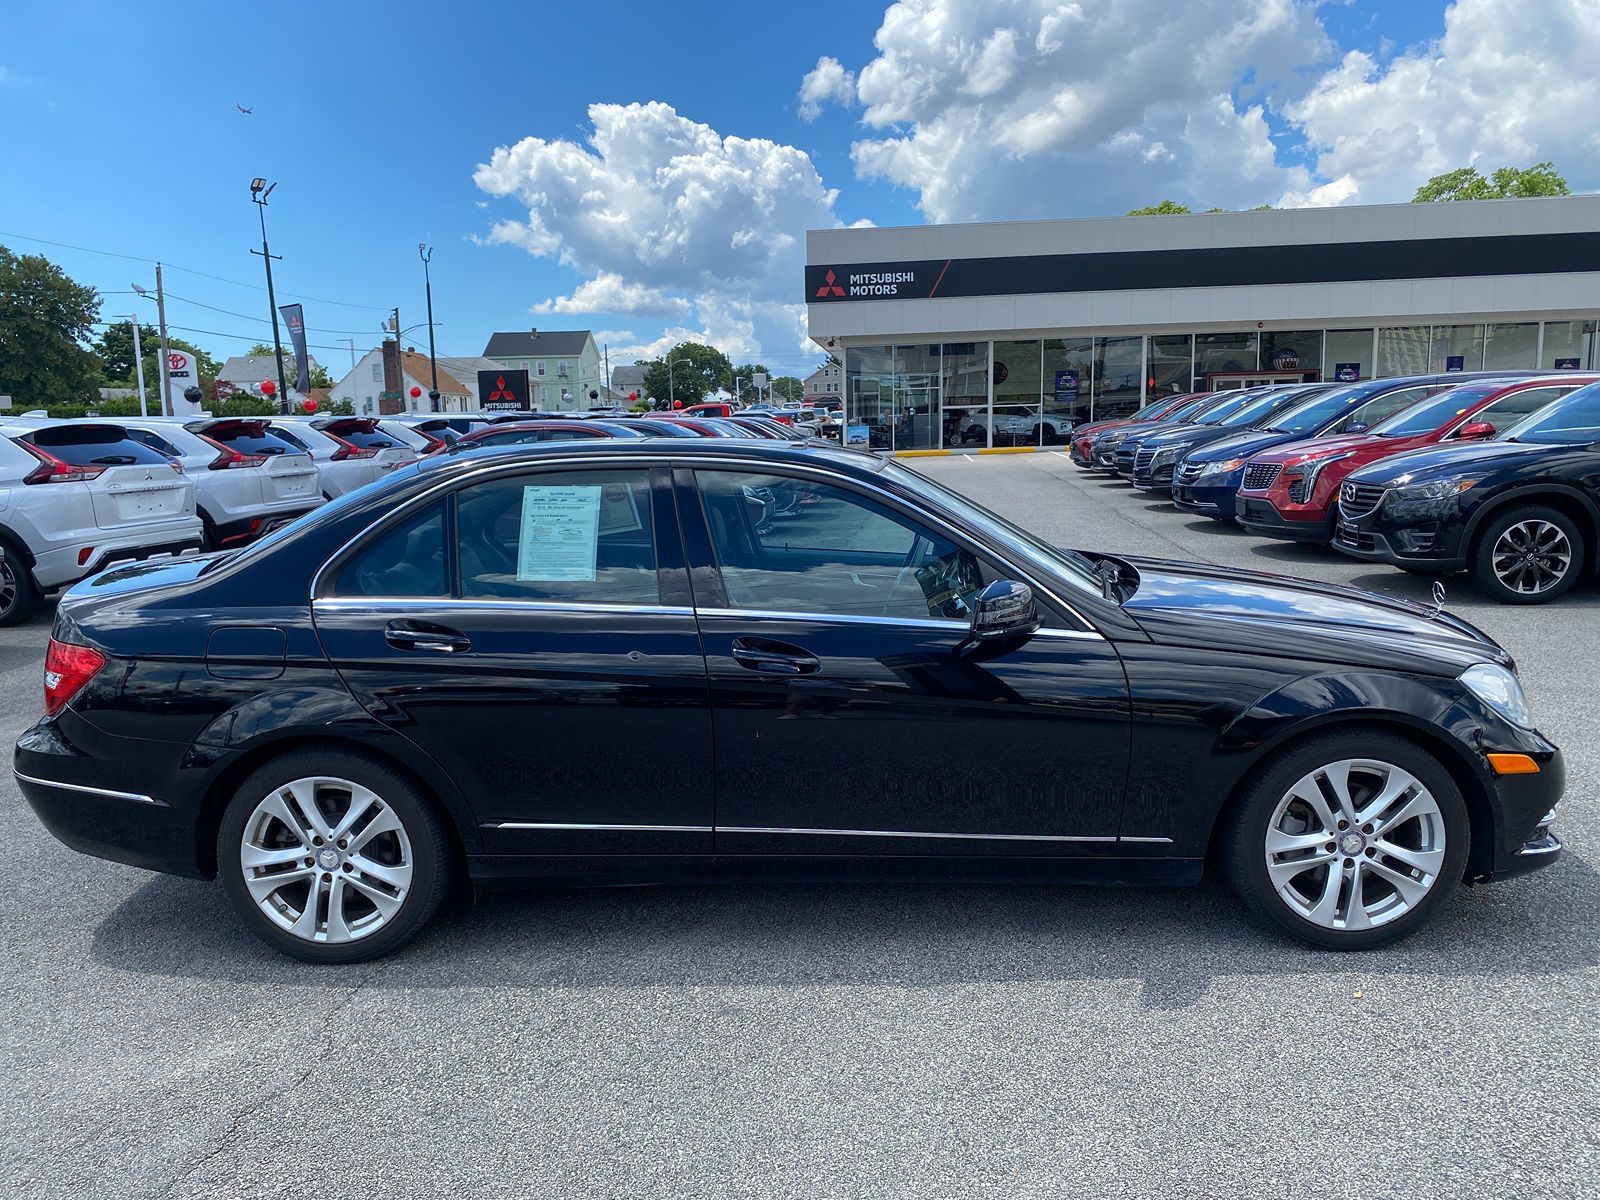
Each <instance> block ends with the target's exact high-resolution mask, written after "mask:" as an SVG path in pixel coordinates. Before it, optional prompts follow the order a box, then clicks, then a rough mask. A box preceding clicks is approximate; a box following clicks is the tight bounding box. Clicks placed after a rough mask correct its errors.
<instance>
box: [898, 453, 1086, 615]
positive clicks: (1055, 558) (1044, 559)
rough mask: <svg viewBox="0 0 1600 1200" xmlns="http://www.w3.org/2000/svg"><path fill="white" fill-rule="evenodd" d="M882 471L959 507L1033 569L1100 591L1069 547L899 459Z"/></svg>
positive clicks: (918, 490)
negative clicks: (1045, 539)
mask: <svg viewBox="0 0 1600 1200" xmlns="http://www.w3.org/2000/svg"><path fill="white" fill-rule="evenodd" d="M882 473H883V476H884V478H886V479H893V480H894V481H895V482H896V483H899V484H902V485H903V486H905V487H907V488H909V489H910V490H912V491H914V492H920V493H922V494H924V495H927V494H929V493H933V494H934V495H935V497H936V499H937V500H939V501H941V502H943V503H945V504H948V505H949V506H951V507H953V508H958V509H960V510H961V513H962V515H963V516H965V517H966V518H967V520H968V521H970V522H971V523H972V524H973V525H975V526H977V528H978V529H979V530H980V531H981V532H983V533H984V534H985V535H987V536H988V537H990V538H992V539H994V540H995V541H996V542H999V543H1000V544H1001V545H1002V546H1004V547H1005V548H1006V549H1008V550H1013V551H1015V552H1016V553H1017V554H1018V555H1019V556H1020V557H1022V558H1024V559H1026V560H1027V562H1028V564H1029V565H1030V566H1032V567H1034V568H1036V569H1037V570H1039V571H1041V572H1044V573H1047V574H1049V575H1050V576H1051V577H1053V578H1061V577H1063V576H1064V577H1065V578H1066V579H1067V580H1068V581H1069V582H1071V583H1072V584H1073V585H1075V586H1076V587H1078V588H1079V589H1081V590H1082V591H1085V592H1089V593H1090V594H1092V595H1095V596H1099V595H1101V594H1102V593H1103V588H1102V587H1101V584H1100V580H1099V577H1098V576H1096V575H1095V573H1094V571H1093V570H1092V569H1091V568H1090V566H1089V565H1088V563H1087V560H1084V559H1082V558H1079V557H1078V556H1076V555H1073V554H1072V552H1071V551H1062V550H1058V549H1057V548H1056V547H1054V546H1051V545H1047V544H1046V543H1045V542H1042V541H1040V540H1039V539H1038V537H1036V536H1035V535H1034V534H1031V533H1029V532H1028V531H1027V530H1026V529H1023V528H1022V527H1021V526H1018V525H1013V524H1012V523H1011V522H1010V521H1008V520H1006V519H1005V518H1004V517H1001V516H997V515H995V514H994V513H992V512H990V511H989V510H988V509H986V508H984V507H983V506H982V505H981V504H977V503H975V502H974V501H972V500H971V499H969V498H968V497H966V496H963V495H962V494H961V493H960V492H956V491H952V490H951V489H950V488H947V487H945V486H944V485H943V484H942V483H937V482H935V481H934V480H932V479H929V478H928V477H927V476H925V475H918V474H917V473H916V472H915V471H910V470H907V469H906V468H905V467H902V466H901V465H900V464H899V463H896V462H885V463H884V464H883V467H882Z"/></svg>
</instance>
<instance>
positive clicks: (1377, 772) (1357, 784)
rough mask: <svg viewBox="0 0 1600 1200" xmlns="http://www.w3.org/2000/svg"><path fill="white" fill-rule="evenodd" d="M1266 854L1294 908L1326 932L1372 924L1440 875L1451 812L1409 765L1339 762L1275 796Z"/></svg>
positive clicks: (1406, 906)
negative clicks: (1446, 819) (1441, 806)
mask: <svg viewBox="0 0 1600 1200" xmlns="http://www.w3.org/2000/svg"><path fill="white" fill-rule="evenodd" d="M1264 851H1265V854H1266V860H1267V874H1268V876H1269V877H1270V878H1271V880H1272V886H1273V888H1274V889H1275V890H1276V891H1277V893H1278V896H1279V897H1280V898H1281V899H1282V900H1283V902H1284V903H1285V904H1287V905H1288V906H1289V908H1290V910H1291V911H1293V912H1295V913H1298V914H1299V915H1300V916H1302V917H1304V918H1305V919H1306V920H1308V921H1310V922H1311V923H1312V924H1314V925H1320V926H1322V927H1323V928H1325V929H1338V930H1360V929H1372V928H1375V927H1376V926H1379V925H1386V924H1388V923H1389V922H1390V921H1393V920H1395V919H1396V918H1398V917H1400V916H1402V915H1403V914H1405V913H1407V912H1410V911H1411V910H1412V909H1414V908H1415V907H1416V906H1417V905H1418V904H1420V903H1421V902H1422V899H1423V897H1424V896H1426V895H1427V894H1428V892H1429V891H1431V890H1432V888H1433V885H1434V884H1435V883H1436V882H1437V881H1438V878H1439V869H1440V867H1441V866H1442V865H1443V863H1444V854H1445V829H1444V814H1443V813H1442V812H1441V811H1440V810H1439V802H1438V801H1437V800H1436V799H1434V797H1433V793H1431V792H1430V791H1428V789H1427V787H1426V786H1425V785H1424V784H1423V783H1422V781H1421V780H1419V779H1417V778H1416V776H1414V775H1412V774H1410V773H1409V772H1408V771H1405V770H1402V769H1401V768H1400V767H1397V766H1395V765H1394V764H1393V763H1386V762H1380V761H1378V760H1377V759H1370V758H1347V759H1341V760H1340V761H1338V762H1332V763H1328V764H1326V765H1325V766H1321V767H1318V768H1317V769H1316V770H1314V771H1312V772H1310V773H1309V774H1308V775H1306V776H1304V777H1303V778H1302V779H1300V781H1299V782H1297V783H1296V784H1295V785H1294V786H1293V787H1291V788H1290V789H1289V790H1288V792H1287V793H1285V794H1284V797H1283V798H1282V799H1281V800H1279V801H1278V805H1277V807H1276V808H1275V809H1273V812H1272V819H1271V820H1270V821H1269V822H1268V823H1267V835H1266V844H1265V847H1264Z"/></svg>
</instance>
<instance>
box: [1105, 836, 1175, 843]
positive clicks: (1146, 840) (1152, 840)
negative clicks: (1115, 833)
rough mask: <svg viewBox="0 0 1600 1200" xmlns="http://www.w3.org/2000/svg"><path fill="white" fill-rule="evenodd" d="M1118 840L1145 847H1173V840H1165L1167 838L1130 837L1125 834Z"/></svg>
mask: <svg viewBox="0 0 1600 1200" xmlns="http://www.w3.org/2000/svg"><path fill="white" fill-rule="evenodd" d="M1117 840H1118V841H1119V842H1134V843H1137V844H1139V845H1143V846H1170V845H1172V839H1171V838H1165V837H1128V836H1127V835H1126V834H1124V835H1123V836H1122V837H1120V838H1118V839H1117Z"/></svg>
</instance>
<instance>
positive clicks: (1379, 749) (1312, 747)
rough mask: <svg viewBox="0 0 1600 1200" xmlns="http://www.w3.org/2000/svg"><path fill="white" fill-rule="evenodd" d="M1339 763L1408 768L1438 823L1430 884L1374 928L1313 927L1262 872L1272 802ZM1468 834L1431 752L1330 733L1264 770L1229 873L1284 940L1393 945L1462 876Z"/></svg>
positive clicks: (1400, 741)
mask: <svg viewBox="0 0 1600 1200" xmlns="http://www.w3.org/2000/svg"><path fill="white" fill-rule="evenodd" d="M1345 758H1369V759H1376V760H1378V761H1380V762H1388V763H1392V764H1393V765H1395V766H1397V767H1400V768H1402V769H1403V770H1406V771H1409V772H1410V773H1411V774H1412V775H1414V776H1415V777H1416V778H1417V779H1419V780H1420V781H1421V782H1422V783H1423V784H1424V785H1425V786H1426V787H1427V789H1428V790H1429V791H1430V792H1431V793H1432V794H1433V798H1434V799H1435V800H1436V801H1437V802H1438V805H1439V811H1440V813H1441V814H1442V816H1443V818H1444V828H1445V857H1444V862H1443V864H1442V865H1441V866H1440V868H1439V877H1438V879H1437V880H1436V881H1435V882H1434V884H1433V887H1432V888H1431V889H1430V890H1429V892H1428V894H1427V895H1426V896H1425V897H1424V898H1423V899H1422V901H1421V903H1419V904H1418V905H1417V906H1416V907H1415V908H1413V909H1411V910H1410V911H1408V912H1406V913H1404V914H1403V915H1401V916H1399V917H1397V918H1395V919H1394V920H1393V921H1390V922H1388V923H1387V924H1384V925H1380V926H1378V927H1376V928H1373V929H1362V930H1352V931H1344V930H1336V929H1327V928H1325V927H1323V926H1320V925H1314V924H1312V923H1311V922H1310V921H1308V920H1306V919H1305V918H1304V917H1302V916H1301V915H1300V914H1299V913H1297V912H1295V911H1294V910H1293V909H1291V908H1290V907H1289V906H1288V904H1287V903H1286V902H1285V901H1284V900H1283V899H1282V897H1280V896H1279V895H1278V891H1277V888H1276V887H1274V886H1273V883H1272V878H1271V876H1270V875H1269V874H1268V873H1267V860H1266V833H1267V824H1268V822H1269V821H1270V820H1271V818H1272V814H1273V812H1274V810H1275V809H1276V808H1277V806H1278V802H1279V801H1280V800H1282V799H1283V797H1284V794H1285V793H1286V792H1288V790H1289V788H1290V787H1292V786H1293V785H1294V784H1295V782H1296V781H1297V780H1299V779H1301V778H1303V777H1304V776H1305V775H1307V774H1309V773H1310V772H1311V771H1313V770H1315V769H1316V768H1317V767H1319V766H1323V765H1325V764H1327V763H1330V762H1337V761H1338V760H1340V759H1345ZM1471 836H1472V828H1471V821H1470V819H1469V817H1468V815H1467V806H1466V801H1465V800H1463V799H1462V796H1461V790H1460V788H1459V787H1458V786H1457V785H1456V782H1455V780H1454V779H1453V778H1451V775H1450V773H1449V771H1447V770H1446V769H1445V768H1444V766H1443V765H1442V764H1441V763H1440V762H1439V761H1438V759H1436V758H1434V756H1433V755H1431V754H1429V753H1428V752H1427V751H1425V750H1423V749H1421V748H1420V747H1418V746H1416V745H1415V744H1414V743H1412V742H1410V741H1408V740H1407V739H1405V738H1403V737H1401V736H1399V735H1397V734H1390V733H1386V732H1385V733H1380V732H1376V731H1374V732H1351V733H1332V734H1327V735H1324V736H1321V737H1317V738H1313V739H1310V740H1308V741H1306V742H1304V743H1302V744H1301V745H1299V746H1297V747H1291V748H1290V749H1288V750H1286V751H1285V752H1284V753H1282V754H1280V755H1278V756H1277V757H1276V758H1274V759H1273V760H1272V761H1271V762H1270V763H1268V764H1267V765H1266V766H1265V768H1264V769H1263V771H1262V773H1261V775H1260V778H1259V779H1258V780H1257V782H1256V783H1255V784H1254V785H1253V786H1252V787H1251V789H1250V791H1249V793H1248V794H1247V795H1246V796H1245V797H1244V800H1243V803H1242V804H1241V805H1240V807H1239V810H1238V812H1237V816H1236V819H1235V822H1234V829H1233V836H1232V839H1231V840H1232V845H1231V846H1230V852H1229V860H1230V861H1229V874H1230V875H1231V876H1232V878H1233V883H1234V886H1235V888H1236V890H1238V891H1239V893H1240V895H1241V896H1242V897H1243V899H1244V900H1245V901H1246V902H1247V903H1248V904H1249V905H1250V907H1252V908H1253V909H1255V910H1256V911H1257V912H1259V913H1261V914H1262V915H1263V916H1266V917H1267V918H1268V919H1270V920H1271V921H1272V922H1273V923H1274V924H1276V925H1277V926H1278V927H1279V928H1280V929H1282V930H1283V931H1284V932H1286V933H1288V934H1289V935H1290V936H1292V937H1295V938H1297V939H1298V940H1300V941H1303V942H1309V943H1310V944H1312V945H1314V946H1318V947H1321V948H1324V949H1330V950H1368V949H1373V948H1376V947H1378V946H1384V945H1388V944H1389V943H1391V942H1397V941H1400V940H1401V939H1402V938H1406V937H1409V936H1410V935H1411V934H1413V933H1415V932H1416V931H1417V930H1418V929H1420V928H1421V927H1422V926H1423V925H1425V924H1427V922H1428V921H1429V920H1430V919H1431V918H1432V916H1433V914H1434V913H1435V912H1436V911H1437V910H1438V908H1439V906H1440V905H1442V904H1443V903H1444V902H1445V901H1446V900H1447V899H1448V898H1449V896H1450V894H1451V893H1452V892H1453V891H1454V890H1455V887H1456V884H1457V883H1459V882H1460V880H1461V877H1462V875H1463V874H1464V873H1465V871H1466V863H1467V856H1468V852H1469V850H1470V844H1469V843H1470V840H1471Z"/></svg>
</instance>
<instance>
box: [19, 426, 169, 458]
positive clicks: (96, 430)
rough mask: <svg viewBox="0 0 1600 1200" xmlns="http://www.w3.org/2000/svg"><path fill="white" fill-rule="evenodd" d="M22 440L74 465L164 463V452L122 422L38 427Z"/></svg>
mask: <svg viewBox="0 0 1600 1200" xmlns="http://www.w3.org/2000/svg"><path fill="white" fill-rule="evenodd" d="M22 440H23V441H26V442H32V443H33V444H34V445H35V446H37V447H39V449H41V450H44V451H46V452H47V453H49V454H51V455H53V456H54V457H56V458H59V459H60V460H61V461H62V462H64V463H71V464H72V465H73V466H75V467H87V466H102V467H126V466H150V465H154V464H157V463H160V464H162V465H163V466H165V465H166V464H167V463H168V458H167V456H166V455H165V454H162V453H161V452H159V451H157V450H153V449H151V448H150V447H149V446H146V445H143V444H141V443H139V442H136V441H134V440H133V438H131V437H129V436H128V431H127V430H126V429H124V428H122V426H120V425H63V426H60V427H52V428H48V429H36V430H34V431H33V432H32V433H29V434H25V435H24V436H23V439H22Z"/></svg>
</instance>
